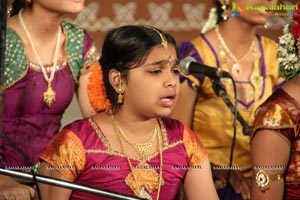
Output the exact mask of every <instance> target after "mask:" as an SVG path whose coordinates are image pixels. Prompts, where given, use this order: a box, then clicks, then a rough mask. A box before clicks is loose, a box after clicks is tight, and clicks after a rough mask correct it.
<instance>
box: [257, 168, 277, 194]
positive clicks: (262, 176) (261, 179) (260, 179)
mask: <svg viewBox="0 0 300 200" xmlns="http://www.w3.org/2000/svg"><path fill="white" fill-rule="evenodd" d="M255 179H256V183H257V186H258V188H259V189H260V190H261V191H266V190H267V189H269V183H270V181H279V180H281V179H282V175H281V174H276V175H268V174H267V173H266V172H265V171H264V170H259V171H258V172H257V173H256V177H255Z"/></svg>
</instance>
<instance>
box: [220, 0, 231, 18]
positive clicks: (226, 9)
mask: <svg viewBox="0 0 300 200" xmlns="http://www.w3.org/2000/svg"><path fill="white" fill-rule="evenodd" d="M222 10H223V12H222V15H221V17H222V19H223V20H224V21H226V20H227V19H228V18H229V16H230V9H229V1H228V0H225V1H224V3H223V5H222Z"/></svg>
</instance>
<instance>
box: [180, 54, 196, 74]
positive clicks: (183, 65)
mask: <svg viewBox="0 0 300 200" xmlns="http://www.w3.org/2000/svg"><path fill="white" fill-rule="evenodd" d="M191 62H197V61H196V59H195V58H193V57H191V56H188V57H186V58H184V59H182V60H181V61H180V62H179V66H180V69H181V72H182V73H184V74H190V70H189V67H190V64H191Z"/></svg>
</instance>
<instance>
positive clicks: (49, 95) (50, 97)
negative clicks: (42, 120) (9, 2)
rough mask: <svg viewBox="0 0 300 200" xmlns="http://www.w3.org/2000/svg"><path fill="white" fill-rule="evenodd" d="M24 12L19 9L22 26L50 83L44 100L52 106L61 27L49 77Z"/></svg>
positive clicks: (45, 77)
mask: <svg viewBox="0 0 300 200" xmlns="http://www.w3.org/2000/svg"><path fill="white" fill-rule="evenodd" d="M22 12H23V9H22V10H20V11H19V15H18V17H19V21H20V24H21V25H22V27H23V29H24V31H25V33H26V35H27V38H28V40H29V43H30V45H31V48H32V50H33V52H34V54H35V57H36V58H37V60H38V62H39V65H40V68H41V71H42V73H43V76H44V79H45V80H46V82H47V84H48V88H47V90H46V92H44V93H43V98H44V102H45V104H46V106H47V107H48V108H50V107H51V105H52V103H53V102H54V100H55V91H54V90H53V89H52V87H51V83H52V80H53V78H54V73H55V68H56V65H57V58H58V50H59V43H60V36H61V27H60V26H59V27H58V32H57V41H56V47H55V51H54V57H53V66H52V69H51V73H50V77H48V74H47V72H46V69H45V67H44V65H43V63H42V61H41V58H40V56H39V55H38V53H37V50H36V48H35V45H34V43H33V40H32V38H31V35H30V33H29V31H28V29H27V27H26V24H25V22H24V20H23V17H22Z"/></svg>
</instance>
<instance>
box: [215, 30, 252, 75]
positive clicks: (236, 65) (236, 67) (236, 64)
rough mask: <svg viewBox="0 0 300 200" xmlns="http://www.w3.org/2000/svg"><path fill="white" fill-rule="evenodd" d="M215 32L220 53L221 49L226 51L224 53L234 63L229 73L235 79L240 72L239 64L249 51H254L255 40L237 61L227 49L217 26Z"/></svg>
mask: <svg viewBox="0 0 300 200" xmlns="http://www.w3.org/2000/svg"><path fill="white" fill-rule="evenodd" d="M215 32H216V35H217V37H218V40H219V42H220V44H221V51H222V49H224V50H225V51H226V53H227V54H228V55H229V56H230V58H231V59H232V60H233V61H234V64H233V65H232V68H231V73H232V75H233V76H234V77H235V78H238V76H239V74H240V72H241V68H240V62H242V61H243V60H244V59H245V58H246V57H247V56H248V54H249V53H250V52H251V51H256V49H255V38H254V39H253V41H252V43H251V46H250V48H249V49H248V51H247V52H246V53H245V54H244V55H243V56H242V57H241V58H239V59H237V58H236V57H235V56H234V55H233V53H232V52H231V51H230V49H229V48H228V46H227V44H226V42H225V40H224V38H223V37H222V35H221V34H220V31H219V26H216V28H215Z"/></svg>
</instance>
